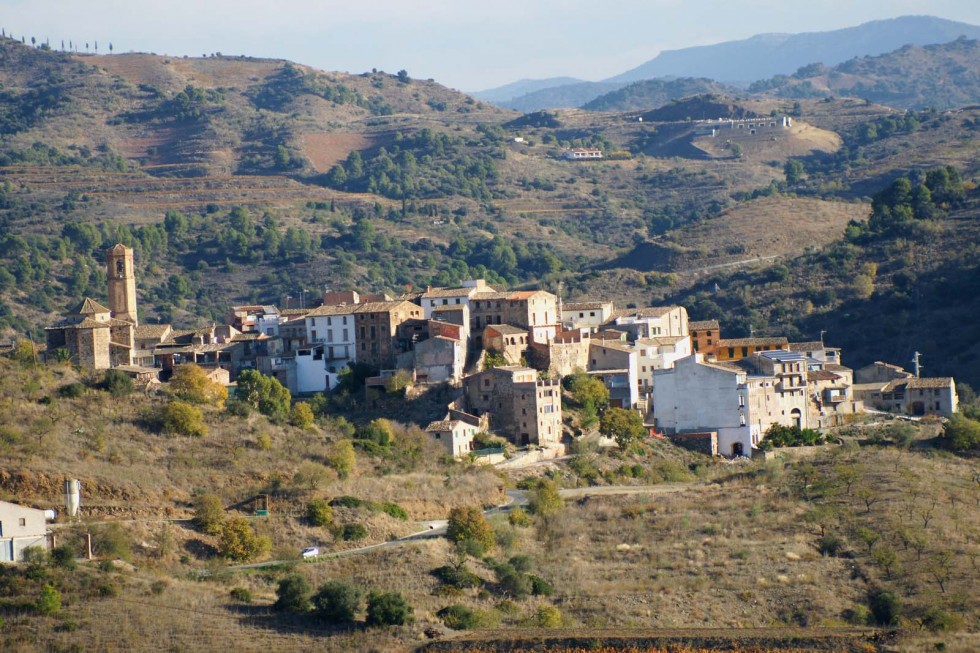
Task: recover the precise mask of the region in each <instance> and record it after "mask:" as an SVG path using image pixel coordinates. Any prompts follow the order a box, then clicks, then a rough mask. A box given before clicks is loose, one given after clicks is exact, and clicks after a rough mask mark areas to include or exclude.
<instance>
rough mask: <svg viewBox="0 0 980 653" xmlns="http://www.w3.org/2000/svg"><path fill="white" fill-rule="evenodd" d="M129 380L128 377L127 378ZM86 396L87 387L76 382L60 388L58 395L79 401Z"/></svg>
mask: <svg viewBox="0 0 980 653" xmlns="http://www.w3.org/2000/svg"><path fill="white" fill-rule="evenodd" d="M127 378H128V377H127ZM83 394H85V385H84V384H82V383H79V382H78V381H75V382H74V383H69V384H68V385H63V386H61V387H60V388H58V395H59V396H62V397H65V398H66V399H77V398H78V397H81V396H82V395H83Z"/></svg>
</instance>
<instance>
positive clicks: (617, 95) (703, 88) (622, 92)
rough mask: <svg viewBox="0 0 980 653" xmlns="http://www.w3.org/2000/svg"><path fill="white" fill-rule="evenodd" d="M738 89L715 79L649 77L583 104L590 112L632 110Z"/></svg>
mask: <svg viewBox="0 0 980 653" xmlns="http://www.w3.org/2000/svg"><path fill="white" fill-rule="evenodd" d="M736 91H737V89H735V87H733V86H728V85H726V84H721V83H719V82H716V81H714V80H712V79H704V78H701V79H692V78H688V77H684V78H681V79H646V80H643V81H642V82H636V83H635V84H630V85H629V86H626V87H624V88H621V89H619V90H616V91H613V92H611V93H606V94H605V95H600V96H599V97H597V98H596V99H594V100H592V101H591V102H587V103H586V104H584V105H582V108H583V109H588V110H589V111H632V110H637V109H643V110H646V109H650V108H653V107H656V106H660V105H663V104H667V103H668V102H670V101H671V100H678V99H680V98H685V97H690V96H692V95H733V94H735V93H736Z"/></svg>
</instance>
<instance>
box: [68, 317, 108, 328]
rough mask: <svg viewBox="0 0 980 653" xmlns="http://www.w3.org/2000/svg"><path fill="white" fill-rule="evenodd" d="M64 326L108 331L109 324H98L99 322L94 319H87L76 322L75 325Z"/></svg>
mask: <svg viewBox="0 0 980 653" xmlns="http://www.w3.org/2000/svg"><path fill="white" fill-rule="evenodd" d="M66 326H73V327H76V328H79V329H108V328H109V323H108V322H100V321H99V320H96V319H95V318H91V317H87V318H85V319H84V320H82V321H81V322H78V323H77V324H68V325H66Z"/></svg>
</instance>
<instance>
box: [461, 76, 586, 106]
mask: <svg viewBox="0 0 980 653" xmlns="http://www.w3.org/2000/svg"><path fill="white" fill-rule="evenodd" d="M583 82H585V80H584V79H577V78H575V77H549V78H547V79H519V80H517V81H516V82H511V83H510V84H504V85H503V86H498V87H496V88H491V89H487V90H484V91H475V92H473V93H470V95H472V96H473V97H475V98H476V99H478V100H485V101H487V102H493V103H495V104H503V103H505V102H507V101H508V100H513V99H514V98H519V97H521V96H522V95H528V94H529V93H535V92H537V91H543V90H545V89H549V88H554V87H556V86H569V85H572V84H581V83H583ZM586 83H587V82H586Z"/></svg>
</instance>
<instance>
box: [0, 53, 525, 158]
mask: <svg viewBox="0 0 980 653" xmlns="http://www.w3.org/2000/svg"><path fill="white" fill-rule="evenodd" d="M2 45H3V51H4V53H5V56H4V58H3V61H2V65H0V77H2V79H3V83H4V84H5V87H6V88H8V89H9V90H12V91H17V90H21V89H26V88H29V87H30V84H31V83H33V82H35V81H36V80H38V79H45V78H46V75H48V74H49V73H51V72H53V73H56V74H58V75H61V76H62V77H67V78H69V80H70V81H71V82H73V83H72V84H71V86H70V89H69V90H70V95H71V98H72V102H71V106H69V107H63V108H62V109H61V110H59V111H57V112H56V113H55V114H53V115H50V116H48V117H47V118H46V120H44V121H43V122H42V123H41V124H40V125H39V126H37V127H36V128H35V129H32V130H28V131H27V132H23V133H21V134H19V135H18V136H17V137H15V138H13V139H11V140H10V143H11V144H14V145H17V144H19V145H21V146H29V145H30V144H31V143H33V142H34V141H41V142H45V143H47V144H50V145H54V146H56V147H59V148H64V147H67V146H68V145H87V146H89V147H91V148H95V147H97V146H99V145H103V144H107V145H109V146H110V147H111V148H112V149H113V150H115V151H118V152H121V153H123V154H124V155H125V156H127V157H128V158H131V159H137V160H140V161H141V162H142V163H143V164H148V165H157V166H159V165H160V164H171V165H173V164H187V163H189V162H190V163H195V164H199V165H203V166H204V169H205V170H206V171H207V172H209V173H225V174H227V173H229V172H232V171H234V170H235V169H236V168H237V167H238V165H239V164H240V158H241V156H242V155H243V153H244V152H243V150H242V145H243V144H247V142H248V141H249V139H250V138H253V137H251V136H249V134H248V132H249V131H251V130H254V129H255V127H256V126H257V125H266V126H269V125H274V126H276V127H277V128H285V129H286V130H287V133H288V134H290V135H291V138H290V140H287V143H289V144H291V145H295V146H297V147H300V149H301V151H302V149H303V147H304V140H303V136H304V135H307V134H309V135H311V136H312V137H313V140H312V141H311V142H308V143H306V144H305V148H306V149H307V151H308V152H309V154H310V155H311V158H313V159H315V160H317V161H318V162H319V163H320V164H321V165H322V164H323V158H324V156H326V157H327V158H328V159H330V160H336V159H339V158H343V156H346V154H347V152H349V151H350V149H353V147H354V146H356V145H358V144H359V143H358V142H354V143H350V146H351V147H350V148H348V149H347V150H345V151H342V152H341V151H338V150H337V146H336V145H334V146H332V147H327V152H326V154H324V153H321V151H320V150H321V149H322V148H321V147H318V146H317V144H316V138H317V137H322V135H324V134H330V133H332V132H335V131H340V132H341V133H343V132H344V131H345V130H344V126H345V125H353V126H355V130H356V131H357V132H358V133H360V132H362V131H364V130H366V131H369V132H370V131H373V130H376V127H373V126H372V125H371V124H367V123H378V124H395V123H397V122H398V119H399V117H403V118H405V117H407V118H409V119H410V122H412V123H413V125H412V126H413V127H416V128H417V127H418V126H419V124H414V123H415V121H416V120H417V121H420V123H421V124H422V125H432V126H440V125H443V124H444V123H447V122H452V123H454V124H466V123H475V122H484V121H491V122H494V121H500V120H503V119H505V118H507V117H512V116H513V114H512V113H510V112H507V111H504V110H501V109H498V108H496V107H493V106H492V105H486V104H483V103H479V102H475V101H473V100H471V99H470V98H468V97H467V96H465V95H463V94H461V93H459V92H457V91H452V90H450V89H447V88H445V87H443V86H440V85H438V84H436V83H434V82H431V81H424V80H412V81H411V83H409V84H402V83H399V82H398V81H397V80H396V79H395V78H394V76H392V75H386V74H384V73H377V74H372V73H366V74H364V75H348V74H344V73H324V72H321V71H316V70H314V69H311V68H308V67H304V66H295V68H296V69H298V70H299V71H300V72H302V73H304V74H307V73H308V74H313V75H316V76H317V78H318V79H319V80H320V81H322V82H324V83H327V84H342V85H344V86H346V87H347V88H348V89H351V90H354V91H357V92H358V93H360V94H361V96H362V97H364V98H365V99H376V100H377V101H379V102H383V103H384V104H386V105H388V107H390V110H391V111H392V112H393V115H392V116H389V117H385V118H384V119H383V120H378V119H376V117H374V116H372V113H371V111H370V110H369V109H366V108H361V107H357V106H353V105H350V104H336V103H334V102H330V101H327V100H324V99H322V98H319V97H316V96H312V95H300V96H298V97H297V98H296V99H295V100H294V101H293V102H292V103H291V104H290V105H289V106H286V107H283V110H282V111H281V112H278V113H266V114H265V115H262V113H261V112H260V111H259V110H258V109H257V108H256V107H255V106H254V105H253V103H252V101H251V100H250V99H249V98H248V96H247V95H246V94H248V93H252V92H255V91H256V90H257V89H258V88H259V87H260V86H262V85H263V84H264V83H267V82H269V81H270V80H271V79H273V78H275V77H276V76H277V75H279V74H280V73H281V72H282V70H283V68H284V66H286V65H287V62H285V61H280V60H262V59H246V58H230V57H208V58H171V57H162V56H157V55H150V54H123V55H103V56H97V55H74V56H69V55H63V54H61V53H53V52H50V53H45V52H42V51H39V50H34V49H32V48H27V47H25V46H21V45H20V44H15V43H13V42H10V41H9V40H8V41H5V42H4V43H3V44H2ZM289 65H291V64H289ZM188 85H192V86H194V87H196V88H202V89H210V90H221V91H223V92H224V100H223V103H222V105H221V110H220V111H215V110H214V108H213V107H212V110H211V111H209V120H208V122H207V124H206V125H203V126H202V125H193V124H192V125H186V124H185V125H174V124H173V123H170V122H164V123H162V124H153V123H146V122H145V121H143V122H136V123H131V122H127V121H118V120H113V119H114V118H118V117H120V116H123V115H125V114H126V113H127V112H132V111H137V112H138V111H145V110H153V109H154V108H156V107H157V106H159V104H160V102H161V101H162V99H161V98H156V97H154V96H153V93H152V92H148V89H149V87H153V88H155V89H157V90H158V91H159V92H161V93H162V94H163V96H164V98H168V97H172V96H173V95H174V94H176V93H178V92H179V91H181V90H183V89H184V88H185V87H186V86H188ZM436 106H438V107H439V109H440V110H438V111H437V110H436V108H434V107H436ZM349 130H350V128H349V127H348V128H347V131H349ZM188 141H189V142H188ZM345 145H346V144H344V143H343V141H341V145H340V148H341V149H343V147H344V146H345ZM317 169H319V168H317Z"/></svg>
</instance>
